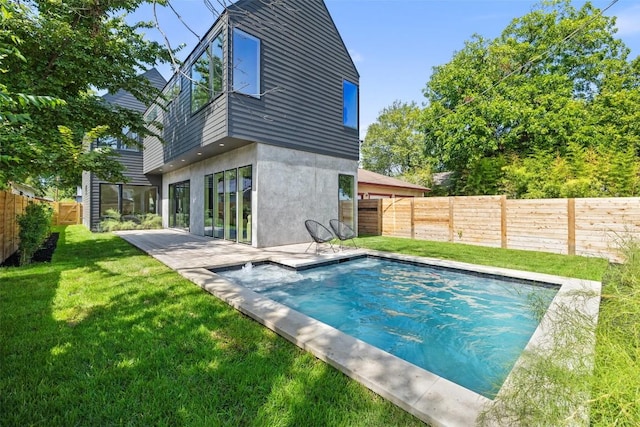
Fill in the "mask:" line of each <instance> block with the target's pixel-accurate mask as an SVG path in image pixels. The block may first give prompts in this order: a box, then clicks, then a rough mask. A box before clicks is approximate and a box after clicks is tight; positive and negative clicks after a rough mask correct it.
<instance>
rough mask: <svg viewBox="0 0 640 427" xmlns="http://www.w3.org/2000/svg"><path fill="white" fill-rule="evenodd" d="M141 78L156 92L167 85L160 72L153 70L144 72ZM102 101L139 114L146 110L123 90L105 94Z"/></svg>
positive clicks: (144, 106)
mask: <svg viewBox="0 0 640 427" xmlns="http://www.w3.org/2000/svg"><path fill="white" fill-rule="evenodd" d="M141 76H142V77H145V78H147V79H148V80H149V82H150V83H151V84H152V85H153V87H155V88H156V89H158V90H162V88H163V87H164V86H165V85H166V84H167V81H166V80H165V79H164V77H162V74H160V72H159V71H158V70H156V69H155V68H152V69H150V70H149V71H146V72H145V73H143V74H142V75H141ZM102 99H104V100H105V101H107V102H108V103H110V104H114V105H119V106H121V107H124V108H128V109H130V110H134V111H139V112H141V113H143V112H144V111H145V110H146V109H147V106H146V105H144V104H143V103H142V102H140V101H138V100H137V99H136V98H135V97H134V96H133V95H132V94H131V93H129V92H127V91H126V90H123V89H120V90H119V91H117V92H116V93H107V94H106V95H104V96H103V97H102Z"/></svg>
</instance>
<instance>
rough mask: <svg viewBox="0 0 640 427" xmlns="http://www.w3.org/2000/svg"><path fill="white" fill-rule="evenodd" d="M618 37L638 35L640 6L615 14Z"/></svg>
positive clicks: (639, 31) (639, 29)
mask: <svg viewBox="0 0 640 427" xmlns="http://www.w3.org/2000/svg"><path fill="white" fill-rule="evenodd" d="M616 16H617V19H616V27H618V33H617V34H618V35H619V36H630V35H635V34H640V6H634V7H630V8H628V9H624V10H622V11H620V13H618V14H616Z"/></svg>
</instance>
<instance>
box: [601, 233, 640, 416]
mask: <svg viewBox="0 0 640 427" xmlns="http://www.w3.org/2000/svg"><path fill="white" fill-rule="evenodd" d="M623 248H624V253H625V262H624V263H623V264H621V265H614V266H611V268H610V269H609V270H608V271H607V274H606V275H605V278H604V280H603V295H602V302H601V310H600V317H599V319H598V328H597V329H596V338H597V341H596V350H597V351H596V367H595V373H594V379H593V384H592V391H591V414H590V415H591V424H592V425H594V426H611V425H616V426H637V425H640V389H639V388H638V384H637V379H638V378H640V363H638V361H639V360H640V323H638V319H639V318H640V243H639V242H638V241H634V240H629V239H626V241H624V242H623Z"/></svg>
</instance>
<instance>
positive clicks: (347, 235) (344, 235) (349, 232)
mask: <svg viewBox="0 0 640 427" xmlns="http://www.w3.org/2000/svg"><path fill="white" fill-rule="evenodd" d="M329 225H330V226H331V228H332V229H333V232H334V233H335V234H336V236H338V239H340V249H342V242H344V241H345V240H351V241H352V242H353V246H354V247H355V248H356V249H358V245H356V241H355V239H354V238H355V237H356V232H355V231H353V229H352V228H351V227H349V226H348V225H347V224H345V223H344V222H342V221H340V220H337V219H332V220H331V221H329Z"/></svg>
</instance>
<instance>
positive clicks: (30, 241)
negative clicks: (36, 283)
mask: <svg viewBox="0 0 640 427" xmlns="http://www.w3.org/2000/svg"><path fill="white" fill-rule="evenodd" d="M52 215H53V211H52V210H51V207H50V206H48V205H45V204H42V203H29V204H28V205H27V207H26V209H25V211H24V213H23V214H22V215H18V225H19V226H20V233H19V236H20V245H19V251H20V265H25V264H29V263H30V262H31V259H32V258H33V255H34V254H35V253H36V251H37V250H38V249H40V247H41V246H42V244H43V243H44V242H45V240H46V239H47V237H48V236H49V230H50V228H51V217H52Z"/></svg>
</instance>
